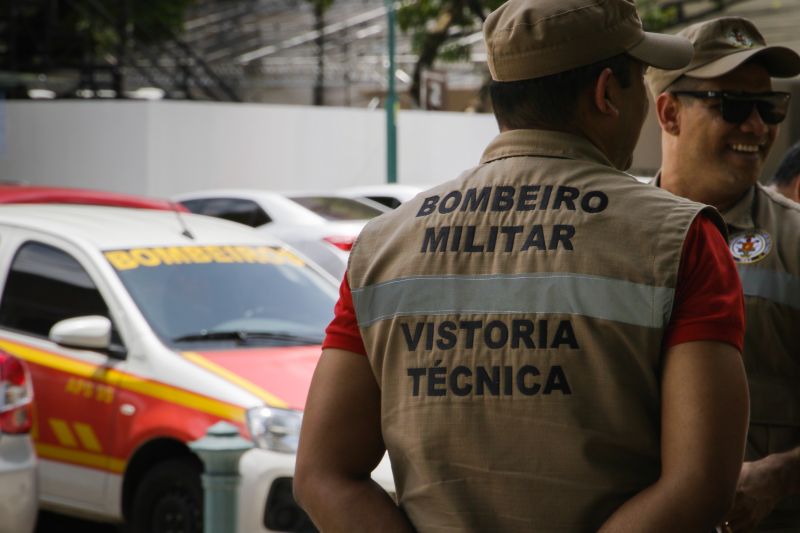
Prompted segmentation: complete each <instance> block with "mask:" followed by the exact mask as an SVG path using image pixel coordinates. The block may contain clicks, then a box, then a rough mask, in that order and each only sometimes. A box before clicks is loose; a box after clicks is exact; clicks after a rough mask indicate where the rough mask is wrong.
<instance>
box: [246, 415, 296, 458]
mask: <svg viewBox="0 0 800 533" xmlns="http://www.w3.org/2000/svg"><path fill="white" fill-rule="evenodd" d="M302 422H303V412H302V411H295V410H292V409H280V408H277V407H266V406H265V407H254V408H252V409H248V411H247V427H248V429H249V430H250V434H251V435H252V436H253V441H254V442H255V443H256V446H258V447H259V448H264V449H265V450H272V451H275V452H283V453H297V441H298V440H299V439H300V425H301V424H302Z"/></svg>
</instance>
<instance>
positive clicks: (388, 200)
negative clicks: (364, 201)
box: [367, 195, 402, 209]
mask: <svg viewBox="0 0 800 533" xmlns="http://www.w3.org/2000/svg"><path fill="white" fill-rule="evenodd" d="M367 198H369V199H370V200H372V201H373V202H378V203H379V204H382V205H385V206H386V207H390V208H392V209H396V208H397V206H399V205H400V204H401V203H402V202H401V201H400V200H398V199H397V198H395V197H393V196H372V195H370V196H367Z"/></svg>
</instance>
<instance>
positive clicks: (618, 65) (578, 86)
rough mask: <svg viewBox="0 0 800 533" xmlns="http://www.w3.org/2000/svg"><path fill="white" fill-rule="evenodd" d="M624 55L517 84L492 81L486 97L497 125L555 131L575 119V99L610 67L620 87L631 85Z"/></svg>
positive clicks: (629, 70) (628, 64)
mask: <svg viewBox="0 0 800 533" xmlns="http://www.w3.org/2000/svg"><path fill="white" fill-rule="evenodd" d="M633 61H634V59H633V58H631V57H630V56H628V55H627V54H618V55H616V56H613V57H610V58H608V59H604V60H602V61H598V62H597V63H592V64H591V65H586V66H584V67H579V68H576V69H572V70H567V71H565V72H559V73H558V74H552V75H550V76H544V77H542V78H534V79H529V80H520V81H506V82H500V81H492V83H491V85H490V86H489V94H490V95H491V98H492V107H493V108H494V115H495V118H497V123H498V124H499V125H500V127H501V128H505V129H527V128H558V127H559V126H561V127H563V126H564V125H566V124H570V123H571V122H572V120H573V119H574V117H575V107H576V104H577V102H578V96H579V95H580V94H581V92H583V90H584V89H586V88H587V87H589V86H590V85H591V84H592V83H594V81H595V80H596V79H597V76H599V75H600V73H601V72H602V71H603V69H606V68H610V69H611V71H612V72H613V73H614V76H616V77H617V79H618V80H619V83H620V85H622V87H623V88H627V87H629V86H630V84H631V65H632V64H633Z"/></svg>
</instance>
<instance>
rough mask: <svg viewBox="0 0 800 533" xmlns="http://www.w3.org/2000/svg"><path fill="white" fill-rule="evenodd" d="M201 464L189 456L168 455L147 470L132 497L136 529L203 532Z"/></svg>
mask: <svg viewBox="0 0 800 533" xmlns="http://www.w3.org/2000/svg"><path fill="white" fill-rule="evenodd" d="M201 472H202V468H201V466H200V464H199V462H198V461H196V460H193V458H190V457H181V458H178V459H168V460H166V461H163V462H161V463H158V464H156V465H155V466H153V467H152V468H151V469H150V470H149V471H148V472H147V473H145V475H144V477H143V478H142V480H141V482H140V483H139V486H138V487H137V488H136V494H135V495H134V497H133V506H132V510H133V513H132V516H131V517H130V523H131V530H132V531H134V532H135V533H203V489H202V485H201V481H200V474H201Z"/></svg>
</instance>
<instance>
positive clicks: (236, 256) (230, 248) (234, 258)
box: [222, 246, 243, 263]
mask: <svg viewBox="0 0 800 533" xmlns="http://www.w3.org/2000/svg"><path fill="white" fill-rule="evenodd" d="M222 249H223V250H225V253H227V254H228V255H229V256H230V257H231V260H232V261H233V262H235V263H241V262H243V261H242V258H241V256H240V255H239V254H237V253H236V249H235V248H234V247H233V246H223V247H222Z"/></svg>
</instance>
